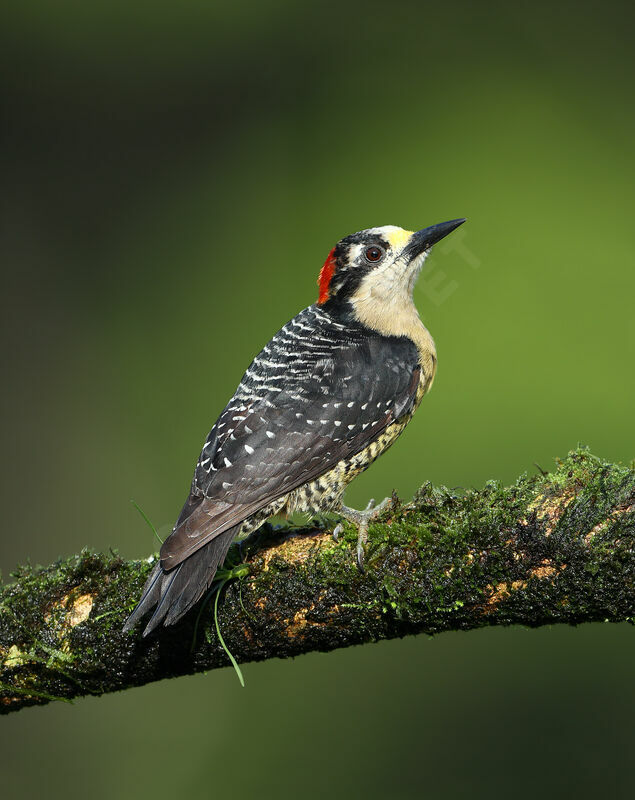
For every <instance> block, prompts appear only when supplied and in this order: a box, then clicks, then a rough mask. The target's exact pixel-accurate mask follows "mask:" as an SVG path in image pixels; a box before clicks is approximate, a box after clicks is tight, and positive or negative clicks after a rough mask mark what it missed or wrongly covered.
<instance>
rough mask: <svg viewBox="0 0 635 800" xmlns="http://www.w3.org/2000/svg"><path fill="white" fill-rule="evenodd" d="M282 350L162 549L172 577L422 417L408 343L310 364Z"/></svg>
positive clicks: (346, 347) (381, 344)
mask: <svg viewBox="0 0 635 800" xmlns="http://www.w3.org/2000/svg"><path fill="white" fill-rule="evenodd" d="M274 343H275V338H274V340H272V342H271V343H270V344H269V345H268V348H269V350H270V353H269V354H267V353H265V351H263V353H265V356H266V355H269V358H270V359H272V360H271V361H270V363H271V364H272V365H273V366H272V372H271V375H270V376H269V378H268V379H265V380H257V379H256V380H254V378H253V373H252V375H250V371H249V370H248V371H247V373H246V375H245V378H244V379H243V382H242V383H241V385H240V386H239V389H238V391H237V393H236V395H235V396H234V398H233V399H232V401H231V402H230V403H229V405H228V406H227V408H226V409H225V411H224V412H223V413H222V414H221V416H220V418H219V420H218V422H217V423H216V425H215V426H214V428H213V429H212V431H211V433H210V436H209V437H208V440H207V442H206V444H205V446H204V448H203V451H202V453H201V456H200V460H199V463H198V465H197V468H196V472H195V476H194V480H193V483H192V492H191V494H190V497H189V498H188V501H187V502H186V504H185V506H184V508H183V511H182V512H181V516H180V517H179V520H178V522H177V525H176V526H175V529H174V531H173V533H172V534H171V536H169V537H168V539H166V541H165V542H164V544H163V547H162V548H161V564H162V566H163V568H164V569H166V570H169V569H172V568H173V567H174V566H176V565H177V564H179V563H181V562H182V561H183V560H184V559H186V558H188V556H190V555H192V553H194V552H195V551H196V550H198V549H199V548H201V547H203V546H204V545H205V544H206V543H207V542H209V541H210V540H211V539H213V538H214V537H216V536H219V535H220V534H222V533H223V532H224V531H226V530H228V529H229V528H231V527H233V526H235V525H237V524H239V523H240V522H242V521H243V520H245V519H247V517H249V516H250V515H252V514H254V513H256V512H257V511H259V510H260V509H262V508H264V507H265V506H267V505H268V504H270V503H271V502H273V501H274V500H276V499H278V498H281V497H283V496H284V495H286V494H288V493H289V492H290V491H292V490H293V489H296V488H297V487H299V486H302V485H304V484H305V483H307V482H309V481H311V480H314V479H316V478H318V477H319V476H320V475H323V474H324V473H326V472H328V470H329V469H331V468H332V467H334V466H335V465H336V464H338V463H339V462H340V461H341V460H342V459H346V458H348V457H350V456H352V455H354V454H355V453H358V452H359V451H361V450H363V449H364V448H365V447H366V446H367V445H368V444H369V443H370V442H372V441H373V440H374V439H375V438H377V436H379V435H380V433H381V432H382V431H383V430H384V429H385V428H386V426H387V425H389V424H390V423H391V422H393V421H394V420H396V419H399V417H401V416H402V415H403V414H405V413H408V412H409V411H410V409H411V408H412V404H413V403H414V401H415V395H416V391H417V387H418V383H419V370H420V368H419V365H418V359H417V354H416V350H415V349H414V346H412V345H411V344H410V343H409V342H407V341H406V340H400V339H395V340H386V339H385V338H383V339H382V338H380V337H377V338H364V339H362V340H360V341H357V342H354V343H352V344H351V343H342V345H341V346H339V347H337V348H334V349H333V350H332V352H330V353H328V352H323V351H320V350H313V351H307V352H304V353H302V354H301V357H300V356H298V355H297V354H296V355H292V354H290V353H286V352H285V351H281V352H275V346H274ZM265 350H267V348H265ZM271 351H273V352H271ZM261 357H262V354H261V356H259V358H261ZM274 359H275V360H274Z"/></svg>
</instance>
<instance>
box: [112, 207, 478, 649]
mask: <svg viewBox="0 0 635 800" xmlns="http://www.w3.org/2000/svg"><path fill="white" fill-rule="evenodd" d="M463 222H465V220H464V219H455V220H451V221H450V222H443V223H440V224H439V225H432V226H430V227H428V228H424V229H423V230H420V231H417V232H412V231H406V230H404V229H403V228H398V227H396V226H394V225H384V226H382V227H378V228H369V229H367V230H363V231H360V232H359V233H354V234H351V235H350V236H347V237H346V238H344V239H342V240H341V241H340V242H338V243H337V244H336V245H335V247H334V248H333V249H332V250H331V252H330V253H329V255H328V258H327V259H326V261H325V263H324V266H323V267H322V269H321V271H320V275H319V278H318V285H319V297H318V300H317V303H314V304H313V305H311V306H309V307H308V308H305V309H304V310H303V311H301V312H300V313H299V314H297V315H296V316H295V317H294V318H293V319H292V320H290V321H289V322H287V324H286V325H284V327H282V328H281V329H280V330H279V331H278V333H276V334H275V336H274V337H273V338H272V339H271V341H270V342H268V344H266V345H265V347H263V349H262V350H261V351H260V353H259V354H258V355H257V356H256V358H255V359H254V360H253V361H252V363H251V364H250V366H249V368H248V369H247V371H246V372H245V374H244V376H243V378H242V380H241V381H240V384H239V386H238V388H237V389H236V392H235V394H234V396H233V397H232V398H231V400H230V401H229V403H228V404H227V406H226V407H225V409H224V410H223V412H222V413H221V415H220V417H219V418H218V420H217V421H216V423H215V424H214V427H213V428H212V430H211V431H210V433H209V436H208V437H207V439H206V441H205V444H204V445H203V449H202V451H201V454H200V456H199V459H198V463H197V464H196V469H195V471H194V477H193V479H192V484H191V489H190V493H189V496H188V498H187V500H186V501H185V505H184V506H183V509H182V511H181V513H180V515H179V517H178V519H177V521H176V524H175V526H174V528H173V530H172V533H171V534H170V535H169V536H168V538H167V539H166V540H165V541H164V542H163V545H162V547H161V554H160V560H159V562H158V563H157V564H156V566H155V568H154V570H153V571H152V573H151V574H150V577H149V578H148V581H147V583H146V585H145V587H144V590H143V594H142V597H141V600H140V601H139V604H138V605H137V607H136V608H135V610H134V611H133V612H132V614H131V615H130V617H129V618H128V620H127V621H126V623H125V626H124V629H125V630H129V629H130V628H132V627H133V626H134V625H135V624H136V623H137V622H138V621H139V620H140V619H141V618H142V617H144V616H145V615H146V614H148V613H149V612H151V611H152V612H153V613H152V616H151V618H150V620H149V622H148V623H147V625H146V627H145V630H144V636H145V635H147V634H148V633H150V632H151V631H153V630H154V629H155V628H157V627H158V626H160V625H161V624H163V625H172V624H174V623H175V622H177V621H178V620H179V619H181V617H182V616H183V615H184V614H185V613H186V612H187V611H189V609H190V608H192V606H193V605H194V604H195V603H196V602H197V601H198V600H199V599H200V597H201V596H202V595H203V593H204V592H205V591H206V589H208V587H209V586H210V585H211V583H212V581H213V579H214V575H215V573H216V570H217V568H218V567H219V566H221V565H222V564H223V561H224V560H225V556H226V555H227V551H228V549H229V546H230V544H231V543H232V541H233V540H234V539H243V538H245V537H246V536H248V535H249V534H250V533H251V532H252V531H254V530H256V529H257V528H258V527H259V526H260V525H261V524H262V523H263V522H264V521H265V520H266V519H267V518H268V517H271V516H273V515H274V514H280V513H291V512H293V511H313V512H316V511H334V512H337V513H338V514H339V515H341V516H342V517H343V518H345V519H348V520H349V521H351V522H353V523H354V524H355V525H356V526H357V528H358V532H359V538H358V550H357V552H358V562H359V564H360V566H361V564H362V556H363V546H364V543H365V541H366V537H367V530H368V523H369V521H370V520H372V519H373V518H374V517H375V516H376V515H377V514H379V513H380V512H381V510H382V508H383V507H384V505H385V503H386V502H387V501H384V503H382V504H380V505H379V506H377V507H373V505H372V501H371V503H370V504H369V506H368V507H367V509H366V510H365V511H356V510H355V509H352V508H348V507H347V506H345V505H343V503H342V495H343V493H344V489H345V488H346V486H347V484H348V483H350V481H351V480H353V478H355V477H356V476H357V475H359V474H360V473H361V472H363V471H364V470H365V469H366V468H367V467H368V466H370V464H372V462H373V461H374V460H375V459H376V458H377V457H378V456H379V455H380V454H381V453H383V452H384V451H385V450H386V449H387V448H388V447H390V445H391V444H392V443H393V442H394V441H395V439H396V438H397V437H398V436H399V434H400V433H401V432H402V431H403V429H404V428H405V427H406V425H407V424H408V422H409V421H410V419H411V417H412V415H413V414H414V412H415V410H416V409H417V407H418V406H419V403H420V402H421V399H422V397H423V395H424V394H425V393H426V392H427V391H428V389H429V388H430V386H431V385H432V381H433V380H434V375H435V371H436V363H437V357H436V350H435V346H434V341H433V339H432V337H431V336H430V334H429V332H428V330H427V329H426V327H425V326H424V325H423V323H422V321H421V319H420V317H419V314H418V312H417V309H416V307H415V304H414V300H413V289H414V285H415V281H416V280H417V277H418V275H419V272H420V271H421V267H422V266H423V262H424V260H425V258H426V256H427V255H428V253H429V251H430V248H431V247H432V245H433V244H434V243H435V242H438V241H439V240H440V239H442V238H443V237H444V236H447V235H448V234H449V233H451V232H452V231H453V230H454V229H455V228H457V227H458V226H459V225H461V224H462V223H463ZM338 527H339V526H338ZM336 530H337V529H336Z"/></svg>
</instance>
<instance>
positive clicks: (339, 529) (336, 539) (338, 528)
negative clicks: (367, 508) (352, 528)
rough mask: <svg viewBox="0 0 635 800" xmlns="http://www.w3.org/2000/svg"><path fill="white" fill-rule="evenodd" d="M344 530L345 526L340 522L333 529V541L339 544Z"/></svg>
mask: <svg viewBox="0 0 635 800" xmlns="http://www.w3.org/2000/svg"><path fill="white" fill-rule="evenodd" d="M343 530H344V526H343V525H342V523H341V522H338V523H337V525H336V526H335V527H334V528H333V541H334V542H339V540H340V533H341V532H342V531H343Z"/></svg>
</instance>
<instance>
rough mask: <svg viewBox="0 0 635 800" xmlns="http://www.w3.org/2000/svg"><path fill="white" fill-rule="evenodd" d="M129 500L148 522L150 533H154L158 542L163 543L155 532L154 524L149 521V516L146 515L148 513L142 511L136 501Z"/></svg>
mask: <svg viewBox="0 0 635 800" xmlns="http://www.w3.org/2000/svg"><path fill="white" fill-rule="evenodd" d="M130 502H131V503H132V505H133V506H134V507H135V508H136V509H137V511H138V512H139V513H140V514H141V516H142V517H143V518H144V520H145V521H146V522H147V523H148V525H149V526H150V530H151V531H152V533H153V534H154V535H155V536H156V537H157V540H158V541H159V544H163V539H162V538H161V537H160V536H159V534H158V533H157V529H156V528H155V527H154V525H153V524H152V523H151V522H150V518H149V517H148V515H147V514H146V513H145V511H144V510H143V509H142V508H141V506H140V505H139V504H138V503H136V502H135V501H134V500H131V501H130Z"/></svg>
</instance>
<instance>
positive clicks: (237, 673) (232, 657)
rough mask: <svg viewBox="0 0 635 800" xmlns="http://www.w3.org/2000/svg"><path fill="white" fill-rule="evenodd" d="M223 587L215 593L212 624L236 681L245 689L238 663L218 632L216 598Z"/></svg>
mask: <svg viewBox="0 0 635 800" xmlns="http://www.w3.org/2000/svg"><path fill="white" fill-rule="evenodd" d="M222 588H223V587H222V586H221V587H219V589H218V591H217V592H216V597H215V598H214V624H215V625H216V635H217V636H218V641H219V642H220V643H221V645H222V648H223V650H224V651H225V652H226V653H227V655H228V656H229V660H230V661H231V662H232V666H233V667H234V669H235V670H236V675H238V680H239V681H240V685H241V686H242V687H243V688H245V679H244V678H243V674H242V672H241V671H240V667H239V666H238V662H237V661H236V659H235V658H234V656H233V655H232V654H231V653H230V652H229V648H228V647H227V645H226V644H225V640H224V639H223V635H222V633H221V632H220V627H219V625H218V598H219V596H220V592H221V589H222Z"/></svg>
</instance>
